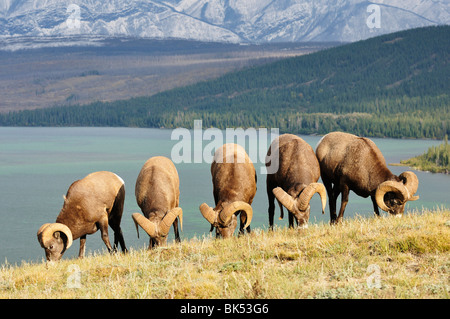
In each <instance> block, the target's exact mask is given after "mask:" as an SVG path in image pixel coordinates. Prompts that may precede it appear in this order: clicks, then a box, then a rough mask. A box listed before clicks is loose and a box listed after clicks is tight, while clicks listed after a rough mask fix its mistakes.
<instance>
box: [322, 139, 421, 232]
mask: <svg viewBox="0 0 450 319" xmlns="http://www.w3.org/2000/svg"><path fill="white" fill-rule="evenodd" d="M316 155H317V159H318V160H319V163H320V171H321V175H322V181H323V183H324V185H325V187H326V189H327V193H328V197H329V203H330V218H331V223H335V222H340V221H342V219H343V217H344V210H345V206H346V205H347V202H348V195H349V192H350V190H352V191H354V192H355V193H356V194H357V195H359V196H362V197H364V198H366V197H368V196H370V198H371V199H372V204H373V209H374V211H375V214H376V215H379V214H380V213H379V211H378V206H379V207H380V208H381V209H382V210H384V211H387V212H389V213H390V214H392V215H396V216H402V214H403V211H404V209H405V204H406V202H407V201H413V200H417V199H418V198H419V196H414V194H415V193H416V191H417V188H418V186H419V180H418V179H417V176H416V174H414V173H413V172H410V171H407V172H404V173H402V174H400V175H399V176H396V175H394V174H392V172H391V171H390V170H389V169H388V168H387V166H386V161H385V159H384V157H383V154H381V152H380V150H379V149H378V147H377V146H376V145H375V143H374V142H373V141H371V140H370V139H368V138H363V137H357V136H355V135H352V134H348V133H342V132H333V133H329V134H327V135H325V136H324V137H323V138H322V139H321V140H320V141H319V143H318V145H317V148H316ZM332 184H334V185H332ZM340 193H342V199H341V208H340V210H339V216H338V217H336V200H337V197H338V196H339V194H340Z"/></svg>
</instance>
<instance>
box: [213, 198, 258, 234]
mask: <svg viewBox="0 0 450 319" xmlns="http://www.w3.org/2000/svg"><path fill="white" fill-rule="evenodd" d="M240 210H242V211H243V212H244V213H245V215H246V216H247V222H246V223H245V226H244V229H245V228H247V227H248V226H249V225H250V223H251V221H252V218H253V209H252V206H250V205H249V204H248V203H246V202H243V201H235V202H232V203H230V204H228V205H226V206H225V207H224V208H223V209H222V211H221V212H220V214H219V221H220V223H221V224H222V225H228V224H229V223H230V220H231V217H232V216H233V214H234V213H236V212H238V211H240Z"/></svg>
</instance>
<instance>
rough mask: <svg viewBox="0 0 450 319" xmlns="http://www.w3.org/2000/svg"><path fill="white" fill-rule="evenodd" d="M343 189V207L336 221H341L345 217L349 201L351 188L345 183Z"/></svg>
mask: <svg viewBox="0 0 450 319" xmlns="http://www.w3.org/2000/svg"><path fill="white" fill-rule="evenodd" d="M341 191H342V198H341V209H340V210H339V216H338V218H337V220H336V223H340V222H342V220H343V219H344V211H345V207H346V206H347V203H348V194H349V192H350V190H349V188H348V187H347V186H346V185H343V187H342V190H341Z"/></svg>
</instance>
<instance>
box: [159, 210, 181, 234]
mask: <svg viewBox="0 0 450 319" xmlns="http://www.w3.org/2000/svg"><path fill="white" fill-rule="evenodd" d="M177 217H179V219H180V229H183V210H182V209H181V208H180V207H175V208H172V209H171V210H169V211H168V212H167V214H166V215H165V216H164V218H163V219H162V220H161V222H160V223H159V233H160V234H161V235H163V236H167V234H168V233H169V230H170V227H171V226H172V224H173V222H174V221H175V219H176V218H177Z"/></svg>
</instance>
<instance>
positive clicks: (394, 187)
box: [375, 181, 409, 212]
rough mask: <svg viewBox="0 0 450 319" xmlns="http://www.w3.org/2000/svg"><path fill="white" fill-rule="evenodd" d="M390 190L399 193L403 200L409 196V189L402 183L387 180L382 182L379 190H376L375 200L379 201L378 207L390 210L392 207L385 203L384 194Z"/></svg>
mask: <svg viewBox="0 0 450 319" xmlns="http://www.w3.org/2000/svg"><path fill="white" fill-rule="evenodd" d="M388 192H394V193H397V194H399V195H400V196H401V200H402V201H405V200H407V199H408V198H409V194H408V190H407V189H406V187H405V186H404V185H403V184H402V183H399V182H394V181H386V182H383V183H381V184H380V185H379V186H378V187H377V190H376V192H375V201H376V202H377V205H378V207H380V208H381V209H382V210H384V211H386V212H388V211H389V210H390V208H389V207H387V206H386V204H385V203H384V195H385V194H386V193H388Z"/></svg>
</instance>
